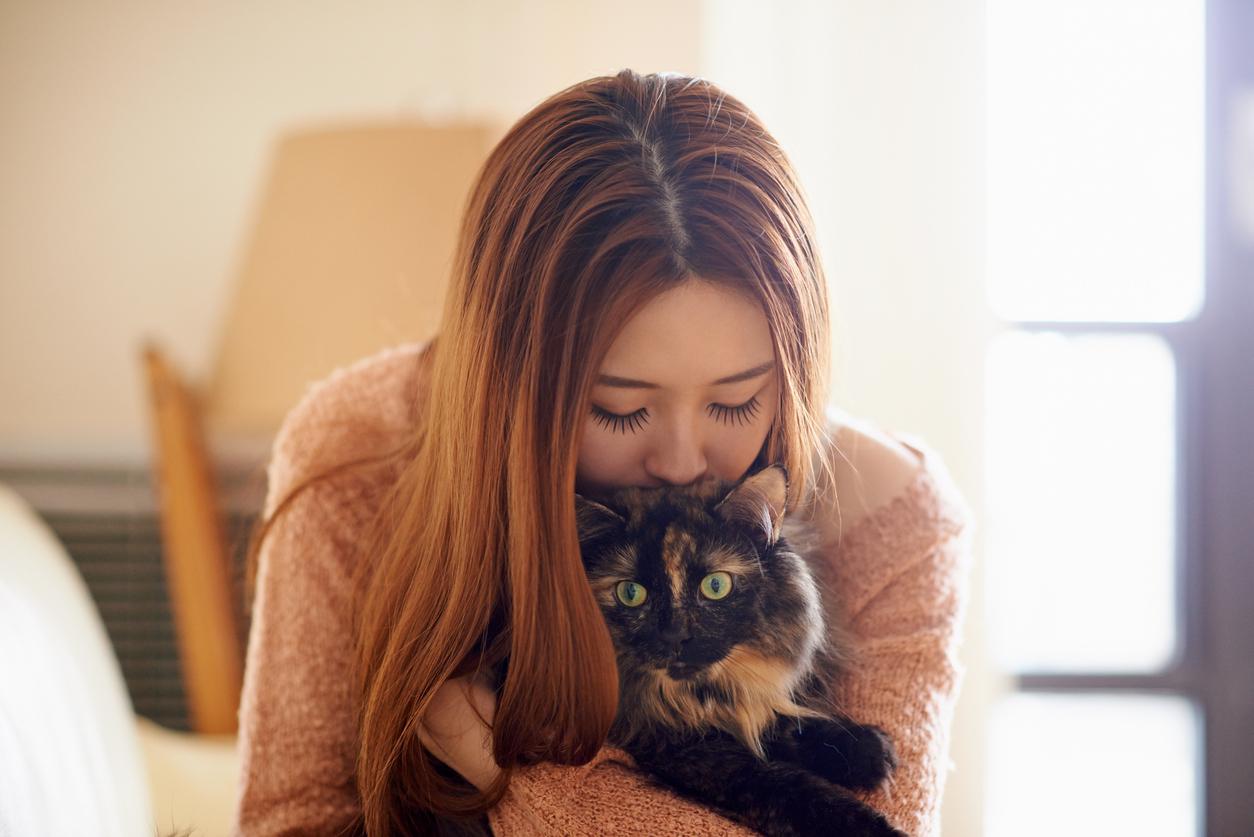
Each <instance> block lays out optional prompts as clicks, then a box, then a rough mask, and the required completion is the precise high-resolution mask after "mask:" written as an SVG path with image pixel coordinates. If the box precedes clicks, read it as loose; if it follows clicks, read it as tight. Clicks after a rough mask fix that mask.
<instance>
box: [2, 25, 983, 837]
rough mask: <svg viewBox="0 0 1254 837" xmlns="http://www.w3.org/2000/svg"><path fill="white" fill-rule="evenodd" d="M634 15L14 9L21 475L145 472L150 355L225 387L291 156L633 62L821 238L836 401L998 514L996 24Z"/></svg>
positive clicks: (6, 139)
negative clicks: (940, 466)
mask: <svg viewBox="0 0 1254 837" xmlns="http://www.w3.org/2000/svg"><path fill="white" fill-rule="evenodd" d="M623 8H624V7H623V6H622V5H621V4H611V3H606V2H563V3H548V4H541V3H526V4H524V3H521V2H515V3H506V2H493V3H477V4H470V3H451V2H450V3H441V4H435V3H422V4H418V3H400V2H395V3H381V2H375V3H372V4H370V11H369V13H368V14H367V13H364V12H362V11H361V9H362V7H361V6H360V5H354V4H347V3H344V4H331V3H325V2H323V3H265V4H256V3H245V2H231V3H218V4H209V3H195V4H178V5H175V4H159V3H138V2H122V0H115V2H112V3H110V4H108V5H107V6H104V5H95V4H74V5H73V6H69V5H67V4H53V3H38V2H34V1H33V0H27V2H16V3H5V4H3V5H0V96H2V98H3V102H4V104H5V107H6V119H5V130H4V131H3V132H0V167H3V168H2V169H0V171H2V175H3V176H2V179H0V182H3V183H4V189H3V191H2V192H0V393H3V395H2V396H0V404H2V405H3V406H0V462H3V461H6V460H7V461H12V460H14V459H25V460H35V461H47V460H49V459H58V460H60V459H71V460H75V461H88V460H95V461H110V460H122V461H146V460H147V456H148V454H147V450H148V444H147V423H146V422H147V419H146V415H145V412H144V398H145V396H144V391H143V385H142V381H141V379H140V378H139V371H140V366H139V363H138V359H137V351H138V341H139V339H140V338H141V337H142V336H144V335H148V334H151V335H154V336H156V337H158V338H159V339H160V340H161V341H162V343H163V344H164V345H165V346H166V347H167V348H168V350H169V351H170V353H171V355H172V356H173V358H174V360H175V361H176V362H177V363H179V364H180V365H181V366H182V367H183V369H184V371H185V372H187V373H188V375H189V376H190V377H192V378H199V377H202V376H204V375H206V374H207V373H208V371H209V369H210V368H211V365H212V356H213V352H214V349H215V341H216V339H217V335H218V330H219V328H220V325H221V319H222V316H223V313H224V308H225V306H226V305H227V302H228V294H229V291H230V281H231V279H232V276H233V274H234V272H235V270H236V269H237V267H238V263H239V260H240V258H241V252H240V251H241V247H242V246H243V242H244V241H245V239H246V236H247V232H248V229H249V224H250V221H251V213H252V210H253V208H254V203H255V201H257V200H258V194H257V192H258V189H259V186H260V183H259V180H260V178H261V177H262V174H263V166H264V164H265V160H266V157H267V154H268V153H269V150H270V147H271V144H272V143H273V142H274V141H275V138H276V136H277V135H278V133H279V132H280V131H282V130H284V129H286V128H289V127H291V126H295V125H300V124H308V123H311V122H313V123H316V122H319V121H325V120H329V119H343V118H362V119H371V118H378V117H389V116H398V115H402V116H416V117H426V118H440V117H442V116H470V117H482V118H487V119H492V120H498V121H500V122H501V124H507V123H508V122H510V121H512V120H513V119H516V118H517V117H518V116H520V115H521V114H522V113H523V112H525V111H526V110H527V109H528V108H529V107H530V106H531V105H533V104H535V103H536V102H538V101H539V100H540V99H542V98H543V97H544V96H546V95H548V94H549V93H551V92H554V91H556V90H557V89H559V88H560V87H563V86H565V85H567V84H570V83H572V82H574V81H577V80H579V79H581V78H584V77H587V76H590V75H595V74H599V73H603V72H607V71H612V70H615V69H618V68H619V67H621V66H631V67H634V68H636V69H639V70H642V71H652V70H666V69H671V70H679V71H686V72H698V73H701V74H704V75H707V76H709V77H710V78H711V79H713V80H714V81H716V82H718V83H720V84H722V85H723V86H724V87H726V88H727V89H728V90H729V91H731V92H732V93H734V94H735V95H737V96H739V97H740V98H742V99H744V100H745V101H746V102H748V103H749V104H750V106H751V107H753V108H754V109H755V110H757V111H758V112H759V114H760V115H761V116H762V117H763V119H764V120H765V122H766V124H767V125H768V127H770V128H771V130H772V131H773V132H774V133H775V134H776V136H777V137H778V138H779V139H780V141H781V142H782V143H783V145H784V147H785V149H786V150H787V151H788V153H789V154H790V156H792V157H793V160H794V162H795V163H796V165H797V167H798V169H799V170H800V172H801V176H802V179H803V182H804V183H805V185H806V188H807V190H808V191H809V193H810V199H811V202H812V206H813V208H814V211H815V214H816V218H817V221H818V223H819V235H820V246H821V248H822V251H823V254H824V257H825V264H826V266H827V270H828V273H829V275H830V276H831V277H832V279H833V283H834V288H833V291H834V299H835V303H836V314H835V316H836V323H835V325H836V334H837V350H838V358H837V365H836V381H835V384H836V394H837V397H838V400H839V401H840V403H841V405H842V406H843V407H844V408H845V409H847V410H849V411H851V412H853V413H855V414H859V415H863V416H866V417H868V418H870V419H872V420H874V421H876V422H879V423H880V424H882V425H883V426H884V427H886V428H889V429H895V430H902V431H906V432H911V433H917V434H919V435H921V436H922V437H923V438H924V439H926V440H927V441H928V442H929V443H930V444H931V445H932V446H934V447H935V448H936V449H937V450H938V451H940V453H941V454H942V456H943V457H944V458H945V460H946V462H947V463H948V464H949V466H950V469H951V470H952V471H953V473H954V476H955V478H956V480H957V481H958V483H959V485H961V486H962V487H963V488H964V489H965V490H966V492H967V495H968V499H969V500H970V501H971V503H972V505H973V507H974V508H975V509H976V510H977V512H978V510H979V509H981V508H982V493H981V492H982V485H983V479H982V477H983V474H982V466H983V463H982V460H981V458H980V457H981V440H982V438H983V432H982V414H981V408H982V403H983V360H982V351H983V341H984V339H985V337H986V336H987V335H988V334H989V333H990V332H991V330H992V328H993V323H992V321H991V319H990V317H989V315H988V314H987V312H986V309H985V307H984V305H983V290H982V289H983V280H984V277H983V229H984V206H983V121H982V120H983V110H982V109H983V98H982V95H983V94H982V91H983V73H984V68H983V41H982V37H983V34H982V33H983V22H982V15H983V9H984V0H950V2H946V3H943V4H941V3H917V2H906V0H880V2H876V3H868V2H861V0H840V2H833V3H823V2H800V1H799V0H793V1H792V2H777V3H773V4H765V3H754V2H746V0H734V2H733V1H732V0H706V1H705V2H699V3H698V2H689V3H675V2H643V3H634V4H631V6H630V7H629V8H630V13H629V14H628V13H624V12H623V11H622V9H623ZM615 13H616V14H617V17H615V16H614V14H615ZM663 20H664V21H666V23H665V25H659V21H663ZM980 534H981V533H979V532H977V552H978V555H979V556H982V554H983V548H982V543H983V540H982V537H981V536H979V535H980ZM977 566H978V567H981V568H982V561H980V562H979V563H978V565H977ZM975 581H976V587H975V597H974V598H973V600H972V601H971V602H970V609H969V611H968V621H967V632H966V637H967V639H966V643H965V644H964V647H963V654H962V660H963V663H964V665H966V667H967V676H966V684H965V686H964V691H963V697H962V701H961V703H960V707H959V711H958V717H957V721H956V725H955V729H954V745H953V758H954V761H955V763H956V765H957V769H956V770H955V771H954V772H953V773H952V774H951V775H950V778H949V784H948V789H947V795H946V804H945V812H944V820H945V831H946V833H949V834H961V835H976V834H979V833H981V828H980V822H979V814H980V803H981V793H980V788H981V782H982V773H981V772H982V769H983V744H984V740H983V726H982V720H983V717H984V714H985V712H986V710H987V707H988V705H989V701H990V700H991V696H992V695H994V694H995V693H996V691H997V690H998V689H999V688H1001V684H1000V682H998V681H997V679H996V678H995V677H994V676H993V675H992V673H991V672H990V669H989V666H988V664H987V660H986V657H985V649H984V644H983V635H984V631H983V610H984V606H983V593H982V590H983V574H982V571H981V570H980V569H977V573H976V579H975Z"/></svg>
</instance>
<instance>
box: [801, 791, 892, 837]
mask: <svg viewBox="0 0 1254 837" xmlns="http://www.w3.org/2000/svg"><path fill="white" fill-rule="evenodd" d="M791 819H792V821H791V822H790V823H789V826H790V828H792V829H795V832H792V833H797V834H801V835H817V834H839V835H841V837H910V836H909V835H908V834H906V832H904V831H902V830H901V829H899V828H896V827H894V826H893V824H892V823H890V822H889V821H888V819H887V818H886V817H885V816H884V815H883V814H881V813H880V812H879V811H877V810H875V809H874V808H872V807H871V806H870V805H867V804H866V803H863V802H859V801H858V800H856V799H852V798H847V797H842V796H832V797H830V798H829V799H827V800H826V801H825V802H823V803H820V804H817V805H812V806H803V807H801V808H798V809H794V814H793V817H792V818H791Z"/></svg>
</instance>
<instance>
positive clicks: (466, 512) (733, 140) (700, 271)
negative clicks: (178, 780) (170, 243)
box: [237, 70, 970, 835]
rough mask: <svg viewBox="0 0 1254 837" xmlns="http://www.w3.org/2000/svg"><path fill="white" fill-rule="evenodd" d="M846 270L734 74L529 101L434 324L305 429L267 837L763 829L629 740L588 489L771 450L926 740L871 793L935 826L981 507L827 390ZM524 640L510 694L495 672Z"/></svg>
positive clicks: (273, 514) (476, 196) (277, 682)
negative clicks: (675, 787)
mask: <svg viewBox="0 0 1254 837" xmlns="http://www.w3.org/2000/svg"><path fill="white" fill-rule="evenodd" d="M826 289H827V283H826V280H825V278H824V274H823V270H822V265H821V263H820V260H819V256H818V253H817V252H816V249H815V236H814V230H813V225H812V220H811V218H810V215H809V212H808V209H807V207H806V204H805V200H804V197H803V190H802V188H801V186H800V184H799V183H798V182H797V179H796V176H795V173H794V171H793V170H792V168H791V166H790V164H789V162H788V160H787V158H786V156H785V155H784V153H783V151H782V150H781V149H780V148H779V146H778V145H777V143H776V142H775V141H774V140H773V139H772V138H771V136H770V134H769V133H768V132H767V131H766V129H765V128H764V127H763V126H762V125H761V123H760V122H759V121H758V119H757V118H756V117H755V116H754V114H753V113H752V112H751V111H750V110H749V109H748V108H746V107H745V106H744V105H743V104H742V103H741V102H739V101H737V100H736V99H735V98H733V97H732V96H730V95H727V94H726V93H724V92H722V91H721V90H719V89H718V88H716V87H715V86H714V85H712V84H711V83H709V82H708V81H706V80H704V79H700V78H693V77H686V76H679V75H675V74H652V75H641V74H638V73H636V72H633V71H631V70H623V71H621V72H619V73H617V74H616V75H613V76H606V77H598V78H593V79H589V80H587V81H584V82H581V83H579V84H576V85H573V86H571V87H569V88H567V89H565V90H562V91H560V92H558V93H556V94H555V95H553V96H552V97H550V98H549V99H547V100H546V101H544V102H542V103H541V104H540V105H538V106H537V107H535V108H534V109H533V110H532V111H531V112H529V113H528V114H526V115H525V116H524V117H523V118H522V119H521V120H519V121H518V122H517V123H516V124H515V125H514V126H513V127H512V128H511V129H510V130H509V131H508V133H507V134H506V135H505V137H504V138H503V139H502V140H501V141H500V143H499V144H498V145H497V146H496V147H495V148H494V150H493V151H492V152H491V154H490V155H489V157H488V159H487V161H486V163H485V164H484V167H483V169H482V171H481V173H480V175H479V177H478V178H477V180H476V182H475V184H474V186H473V189H472V192H471V195H470V199H469V203H468V205H467V207H466V210H465V214H464V216H463V220H462V225H461V230H460V238H459V240H458V245H457V251H456V256H455V262H454V266H453V272H452V276H451V281H450V286H449V289H448V295H447V301H446V304H445V308H444V313H443V321H442V324H441V330H440V333H439V335H438V336H437V337H436V338H434V339H432V340H430V341H424V342H422V343H419V344H411V345H407V346H401V347H397V348H394V349H390V350H388V351H385V352H382V353H380V354H378V355H376V356H374V357H372V358H367V359H365V360H363V361H360V362H359V363H357V364H355V365H353V366H352V367H350V368H348V369H342V370H339V371H337V372H336V373H334V374H333V375H332V376H331V377H330V378H329V379H327V380H326V381H323V382H322V383H320V384H319V385H317V386H316V387H313V388H312V389H311V390H310V392H309V393H308V394H307V395H306V397H305V398H304V400H303V401H302V402H301V404H299V405H297V407H296V408H295V409H294V410H293V411H292V412H291V414H289V416H288V418H287V420H286V421H285V422H284V425H283V428H282V429H281V430H280V433H279V436H278V438H277V440H276V443H275V449H274V455H273V458H272V460H271V465H270V472H269V477H270V485H269V493H268V496H267V502H266V509H265V515H264V518H263V519H264V525H262V526H261V527H259V529H258V531H257V533H256V535H255V537H254V539H253V543H252V545H251V549H250V554H249V569H248V579H249V590H250V593H249V597H250V602H251V603H252V612H253V623H252V629H251V635H250V638H249V648H248V657H247V666H246V672H245V682H244V691H243V695H242V702H241V707H240V748H241V753H242V764H241V777H240V787H239V800H238V809H237V827H238V830H239V832H241V833H243V834H245V835H266V834H287V833H301V834H305V833H318V834H336V833H344V834H353V833H356V834H369V835H384V834H411V833H433V832H436V831H437V830H440V831H446V832H450V833H451V832H452V830H453V829H454V827H455V826H456V824H457V823H464V824H465V826H466V827H467V828H468V829H472V830H473V828H475V827H477V828H478V829H479V833H486V831H487V829H488V828H489V827H490V828H491V830H492V831H493V832H495V833H497V834H531V833H562V834H581V833H582V834H604V833H624V832H627V833H630V832H636V833H642V834H643V833H648V834H664V833H673V834H694V833H706V834H714V833H726V834H733V833H736V834H748V833H749V832H748V831H747V830H746V829H744V828H743V827H741V826H739V825H736V824H734V823H732V822H731V821H729V820H727V819H724V818H722V817H720V816H719V815H717V814H716V813H714V812H712V811H709V810H706V809H704V808H702V807H700V806H697V805H695V804H693V803H691V802H688V801H685V800H682V799H680V798H679V797H678V796H676V795H674V794H671V793H669V792H668V791H666V790H664V789H661V788H658V787H654V786H652V785H650V784H649V783H648V782H647V781H645V780H644V779H643V777H642V776H641V774H639V773H638V772H636V771H634V770H633V769H632V765H631V762H630V759H629V758H624V756H625V754H623V753H621V752H620V751H616V750H615V748H612V747H607V746H605V736H606V733H607V731H608V729H609V726H610V723H611V720H612V719H613V717H614V713H615V709H616V700H617V693H616V690H617V677H616V670H615V659H614V654H613V648H612V645H611V642H610V638H609V634H608V632H607V630H606V627H605V624H604V621H603V619H602V616H601V614H600V612H599V610H598V607H597V604H596V603H595V601H594V599H593V597H592V594H591V592H590V590H589V587H588V585H587V582H586V579H585V577H584V572H583V567H582V564H581V561H580V555H579V548H578V541H577V538H576V528H575V516H574V502H573V495H574V493H575V492H576V491H580V492H588V493H596V492H597V491H599V490H604V489H610V488H614V487H618V486H627V485H639V486H661V485H684V484H688V483H690V482H692V481H694V480H698V479H701V478H702V477H704V476H707V475H717V476H720V477H722V478H724V479H729V480H736V479H739V478H740V477H741V476H742V475H744V474H745V473H746V472H747V471H748V470H749V469H750V468H753V467H755V466H760V465H762V464H764V463H766V462H775V461H778V462H782V463H783V464H784V465H785V467H786V468H787V470H788V473H789V475H790V494H791V496H794V497H797V498H799V499H798V501H797V503H796V505H795V508H794V509H792V510H790V511H791V512H792V513H796V514H804V515H807V516H808V517H810V518H811V519H813V520H815V521H816V522H818V523H819V525H820V527H821V528H822V530H823V532H824V534H825V536H826V539H825V540H826V543H827V544H828V545H829V546H830V551H829V553H828V555H827V556H826V557H827V558H829V559H830V560H832V561H833V562H836V564H837V566H838V570H839V571H838V575H839V577H840V578H841V579H842V582H843V584H842V595H843V596H845V598H846V601H845V602H844V603H843V604H844V605H845V606H846V613H847V614H848V615H849V616H850V617H851V618H852V628H853V630H854V631H855V633H856V635H857V636H858V637H859V639H860V641H861V642H862V649H863V654H862V657H861V660H860V663H859V666H858V669H857V671H856V672H855V673H854V675H853V676H852V677H851V678H850V679H849V681H848V682H846V683H841V684H834V699H836V700H837V701H839V702H840V705H841V707H842V709H843V710H844V711H846V712H847V713H848V714H849V715H851V716H852V717H855V718H856V719H858V720H859V721H861V722H864V723H875V724H878V725H880V726H882V727H883V728H884V729H886V730H887V731H888V732H889V733H890V735H892V736H893V739H894V742H895V744H896V746H897V750H898V756H899V760H900V764H899V767H898V769H897V771H896V773H895V776H894V779H893V782H892V784H891V786H890V787H888V788H885V789H882V790H880V791H876V792H874V793H867V794H864V795H863V798H864V799H866V800H867V801H868V802H869V803H870V804H872V805H874V806H875V807H877V808H879V809H880V810H882V811H883V812H884V813H885V814H886V815H887V816H888V817H889V819H890V821H892V822H893V824H894V825H896V826H897V827H899V828H902V829H904V830H906V831H907V832H909V833H911V834H923V833H929V832H930V831H931V830H932V829H934V828H935V827H936V818H937V811H938V806H939V799H940V794H941V790H942V788H943V783H944V778H945V777H944V770H943V767H944V764H945V761H946V759H947V741H948V728H949V723H950V718H951V713H952V708H953V701H954V699H955V697H956V693H957V687H958V682H959V680H960V676H959V675H960V672H959V670H958V668H957V663H956V660H955V650H956V643H957V636H958V634H959V627H960V622H961V614H962V608H963V603H964V602H965V587H966V572H965V566H966V561H965V560H964V559H965V558H966V557H967V556H968V555H969V550H968V537H967V536H968V535H969V533H970V526H969V525H968V521H969V518H970V510H969V509H968V508H967V507H966V505H965V502H964V501H963V499H962V497H961V495H960V493H959V492H958V491H957V490H956V488H955V487H954V486H953V484H952V482H951V481H950V480H949V477H948V474H947V471H946V470H945V468H944V465H943V463H942V462H941V461H940V460H939V458H938V457H937V456H936V454H935V453H934V452H931V451H930V450H929V449H928V448H927V447H926V446H925V445H923V443H922V442H921V441H919V440H918V439H910V440H909V441H907V440H906V439H905V438H902V437H900V436H899V437H896V438H894V437H893V436H892V435H891V434H887V433H884V432H881V431H877V430H876V429H874V428H873V427H872V426H870V425H868V424H866V423H859V422H856V421H854V420H852V419H851V418H850V417H848V416H844V415H843V414H841V413H839V412H838V411H835V410H833V409H829V408H826V407H825V405H826V398H827V376H828V357H829V347H830V343H829V333H828V322H829V312H828V302H827V290H826ZM837 547H839V549H837ZM254 578H255V584H254ZM254 589H255V597H254V593H253V590H254ZM505 657H508V658H509V677H508V679H507V681H506V683H505V685H504V687H503V689H502V690H501V692H500V693H499V694H493V693H492V692H490V691H489V690H488V689H487V688H486V687H485V686H484V685H483V684H482V681H481V679H480V678H479V677H478V676H477V675H476V672H477V671H478V670H479V669H480V668H481V667H482V665H483V664H490V663H495V662H498V661H500V660H501V659H503V658H505ZM485 812H486V813H485Z"/></svg>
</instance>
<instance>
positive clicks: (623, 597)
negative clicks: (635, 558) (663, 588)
mask: <svg viewBox="0 0 1254 837" xmlns="http://www.w3.org/2000/svg"><path fill="white" fill-rule="evenodd" d="M614 595H615V596H617V597H618V600H619V601H620V602H622V603H623V604H625V605H627V606H628V607H640V605H642V604H644V600H645V599H646V598H648V593H647V592H645V589H644V586H643V585H641V584H637V583H636V582H634V581H620V582H618V584H616V585H614Z"/></svg>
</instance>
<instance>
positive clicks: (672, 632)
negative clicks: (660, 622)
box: [661, 620, 692, 648]
mask: <svg viewBox="0 0 1254 837" xmlns="http://www.w3.org/2000/svg"><path fill="white" fill-rule="evenodd" d="M661 636H662V639H663V641H665V642H666V643H667V644H668V645H673V646H675V647H676V648H678V647H679V645H680V643H682V642H686V641H687V640H688V639H689V638H690V637H691V636H692V632H691V631H689V630H688V623H687V622H684V621H682V620H675V621H673V622H671V623H670V624H669V625H667V626H666V627H665V628H663V629H662V634H661Z"/></svg>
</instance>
